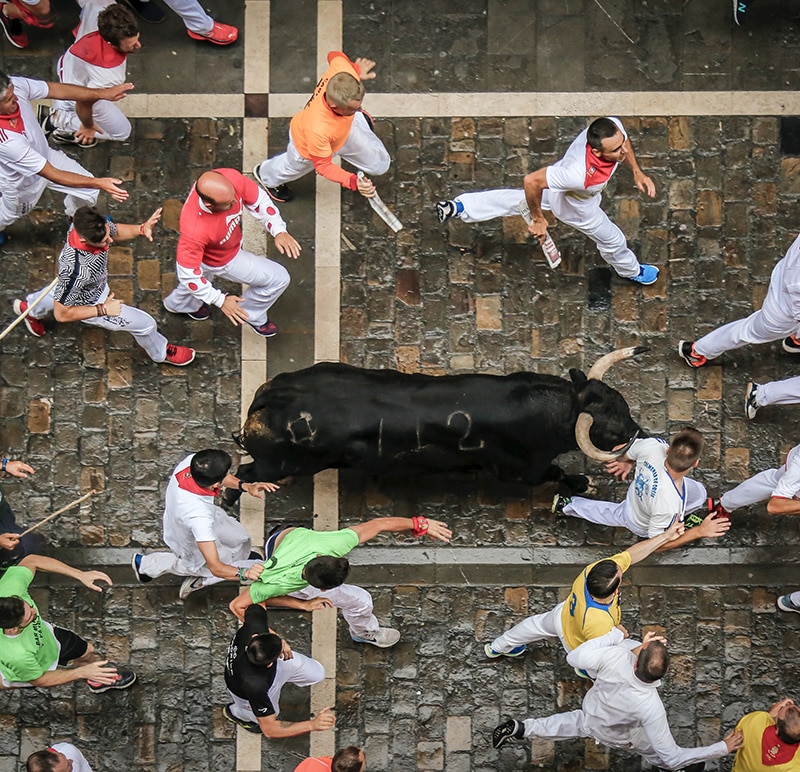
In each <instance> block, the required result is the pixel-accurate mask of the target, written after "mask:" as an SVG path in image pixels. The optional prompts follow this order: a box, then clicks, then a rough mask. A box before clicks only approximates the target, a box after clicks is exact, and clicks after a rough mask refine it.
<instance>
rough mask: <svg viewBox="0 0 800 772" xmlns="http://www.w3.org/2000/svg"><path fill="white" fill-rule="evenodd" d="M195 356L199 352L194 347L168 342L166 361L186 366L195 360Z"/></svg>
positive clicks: (177, 365) (178, 365)
mask: <svg viewBox="0 0 800 772" xmlns="http://www.w3.org/2000/svg"><path fill="white" fill-rule="evenodd" d="M195 356H197V352H196V351H195V350H194V349H193V348H189V347H188V346H176V345H175V344H173V343H167V358H166V359H165V360H164V361H165V362H167V363H168V364H171V365H175V366H176V367H184V366H185V365H188V364H191V363H192V362H194V358H195Z"/></svg>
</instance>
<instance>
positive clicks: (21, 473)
mask: <svg viewBox="0 0 800 772" xmlns="http://www.w3.org/2000/svg"><path fill="white" fill-rule="evenodd" d="M33 473H34V472H33V467H32V466H28V464H26V463H25V462H24V461H9V462H7V463H6V474H10V475H11V476H12V477H22V478H23V479H24V478H26V477H28V476H29V475H32V474H33Z"/></svg>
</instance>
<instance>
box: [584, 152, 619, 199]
mask: <svg viewBox="0 0 800 772" xmlns="http://www.w3.org/2000/svg"><path fill="white" fill-rule="evenodd" d="M616 168H617V162H616V161H604V160H603V159H602V158H598V157H597V156H596V155H595V154H594V153H593V152H592V148H591V146H590V145H589V144H588V143H587V144H586V177H585V178H584V180H583V187H584V188H588V187H590V186H592V185H601V184H602V183H604V182H608V180H609V178H610V177H611V175H612V174H613V173H614V169H616Z"/></svg>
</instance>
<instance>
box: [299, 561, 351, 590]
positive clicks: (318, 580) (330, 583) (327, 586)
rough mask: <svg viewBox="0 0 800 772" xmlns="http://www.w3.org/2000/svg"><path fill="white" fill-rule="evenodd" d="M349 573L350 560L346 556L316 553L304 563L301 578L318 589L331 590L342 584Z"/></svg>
mask: <svg viewBox="0 0 800 772" xmlns="http://www.w3.org/2000/svg"><path fill="white" fill-rule="evenodd" d="M349 573H350V561H348V559H347V558H335V557H333V555H317V557H315V558H312V559H311V560H309V561H308V563H306V566H305V568H304V569H303V579H305V580H306V581H307V582H308V583H309V584H310V585H311V586H312V587H316V588H317V589H318V590H332V589H333V588H334V587H339V585H341V584H344V580H345V579H347V575H348V574H349Z"/></svg>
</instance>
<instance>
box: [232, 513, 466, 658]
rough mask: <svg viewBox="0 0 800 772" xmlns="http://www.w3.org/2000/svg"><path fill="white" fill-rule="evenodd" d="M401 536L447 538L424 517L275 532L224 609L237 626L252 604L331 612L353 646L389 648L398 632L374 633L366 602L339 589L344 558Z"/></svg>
mask: <svg viewBox="0 0 800 772" xmlns="http://www.w3.org/2000/svg"><path fill="white" fill-rule="evenodd" d="M403 531H411V532H412V533H413V534H414V536H424V535H428V536H430V537H432V538H434V539H439V541H443V542H449V541H450V538H451V536H452V535H453V534H452V532H451V531H450V529H449V528H448V527H447V525H446V524H445V523H442V522H440V521H438V520H428V519H427V518H425V517H376V518H373V519H372V520H367V522H366V523H360V524H359V525H352V526H350V527H349V528H342V529H341V530H339V531H312V530H311V529H309V528H284V529H281V530H275V531H273V532H272V533H271V534H270V535H269V538H268V539H267V543H266V545H265V552H266V558H265V560H264V567H263V570H258V569H257V567H255V566H254V567H253V568H252V569H250V570H249V571H248V574H247V578H248V579H252V580H253V584H251V585H250V586H249V587H246V588H245V589H244V590H242V592H241V594H240V595H239V596H238V597H237V598H235V599H234V600H233V602H232V603H231V604H230V606H229V608H230V610H231V611H232V612H233V613H234V614H235V615H236V616H237V617H238V619H239V621H242V620H243V619H244V612H245V610H246V609H247V607H248V606H250V605H251V604H253V603H260V604H262V605H264V606H279V607H282V608H296V609H300V610H301V611H315V610H316V609H321V608H326V607H327V608H330V607H336V608H340V609H341V610H342V616H343V617H344V618H345V619H346V620H347V622H348V624H349V625H350V637H351V638H352V639H353V640H354V641H356V642H357V643H371V644H372V645H373V646H380V647H381V648H387V647H389V646H394V644H396V643H397V642H398V641H399V640H400V632H399V631H398V630H394V629H393V628H391V627H380V625H379V624H378V620H377V618H376V617H375V615H374V614H373V613H372V596H371V595H370V594H369V593H368V592H367V591H366V590H364V589H362V588H361V587H356V586H354V585H352V584H345V583H344V580H345V579H346V578H347V574H348V573H349V572H350V563H349V561H348V560H347V558H346V557H344V556H345V555H347V553H348V552H350V550H352V549H353V548H354V547H357V546H358V545H359V544H364V542H367V541H369V540H370V539H372V538H374V537H375V536H377V535H378V534H379V533H402V532H403ZM251 572H252V574H251Z"/></svg>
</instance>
